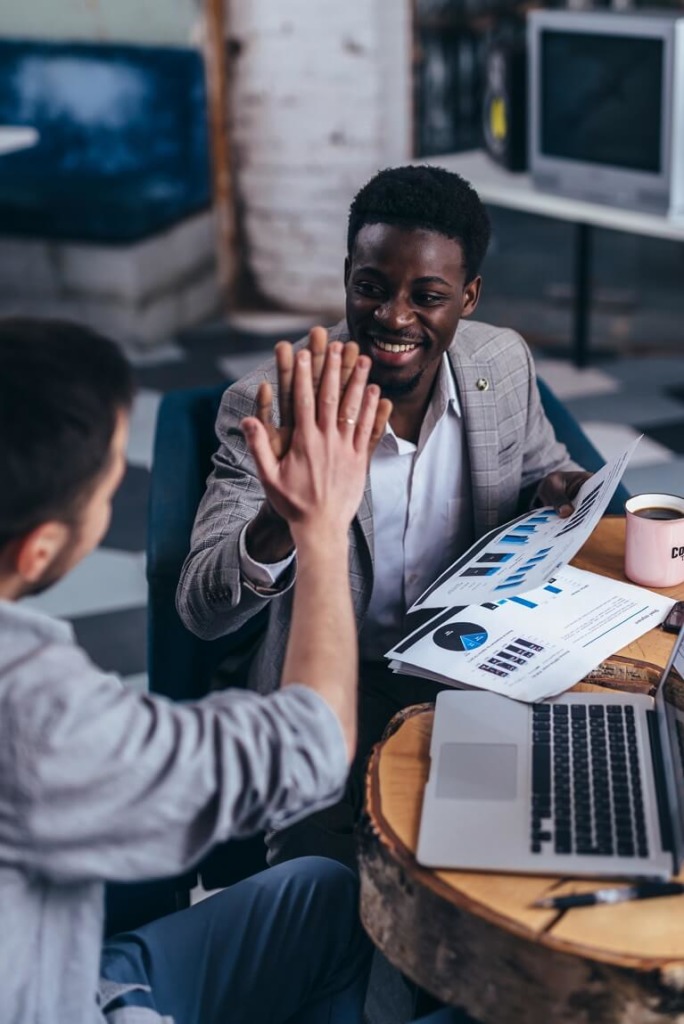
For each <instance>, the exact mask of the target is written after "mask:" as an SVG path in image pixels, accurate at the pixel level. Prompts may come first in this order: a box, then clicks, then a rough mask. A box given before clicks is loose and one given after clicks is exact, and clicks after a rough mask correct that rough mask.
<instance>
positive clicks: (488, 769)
mask: <svg viewBox="0 0 684 1024" xmlns="http://www.w3.org/2000/svg"><path fill="white" fill-rule="evenodd" d="M517 761H518V748H517V746H516V745H515V744H514V743H443V744H442V746H441V747H440V750H439V762H438V766H437V786H436V796H437V797H441V798H444V799H447V800H515V796H516V780H517V774H518V773H517Z"/></svg>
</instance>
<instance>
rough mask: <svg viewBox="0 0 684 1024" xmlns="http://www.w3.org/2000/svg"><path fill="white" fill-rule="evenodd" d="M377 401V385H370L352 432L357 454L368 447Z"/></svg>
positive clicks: (378, 399)
mask: <svg viewBox="0 0 684 1024" xmlns="http://www.w3.org/2000/svg"><path fill="white" fill-rule="evenodd" d="M379 401H380V388H379V387H378V386H377V384H370V385H369V386H368V387H367V388H366V390H365V392H364V394H363V398H362V400H361V408H360V410H359V418H358V421H357V424H356V430H355V431H354V447H355V448H356V450H357V451H358V452H362V451H364V450H366V449H368V448H369V446H370V439H371V437H372V435H373V429H374V426H375V420H376V416H377V412H378V403H379ZM369 455H370V452H369Z"/></svg>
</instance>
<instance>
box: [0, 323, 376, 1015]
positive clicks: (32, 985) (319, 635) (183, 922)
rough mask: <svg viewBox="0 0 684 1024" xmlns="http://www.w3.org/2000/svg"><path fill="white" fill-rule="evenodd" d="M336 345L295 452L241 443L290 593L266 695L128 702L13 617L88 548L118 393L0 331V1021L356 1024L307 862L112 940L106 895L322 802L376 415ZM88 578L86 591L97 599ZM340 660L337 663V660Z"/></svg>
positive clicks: (352, 664)
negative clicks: (289, 563)
mask: <svg viewBox="0 0 684 1024" xmlns="http://www.w3.org/2000/svg"><path fill="white" fill-rule="evenodd" d="M341 348H342V346H341V345H332V346H330V349H329V354H328V356H327V360H326V366H325V370H324V373H323V377H322V380H321V384H320V388H319V397H318V399H316V398H315V396H314V391H313V384H312V375H311V358H310V354H309V353H308V352H302V353H299V354H298V355H297V357H296V362H295V372H294V385H293V407H294V422H295V429H294V434H293V437H292V442H291V446H290V447H289V448H288V449H287V450H286V451H279V452H278V454H277V455H276V454H274V451H273V448H272V446H271V444H270V442H269V437H268V434H267V431H266V429H265V428H264V426H263V424H262V423H260V422H259V421H258V420H256V419H248V420H246V421H245V422H244V423H243V425H242V426H243V429H244V432H245V436H246V438H247V442H248V445H249V449H250V452H251V455H252V457H253V458H254V460H255V463H256V465H257V467H258V472H259V474H260V477H261V480H262V484H263V487H264V490H265V493H266V494H267V495H268V498H269V501H271V502H272V505H273V508H274V509H276V510H277V512H278V514H279V515H281V516H283V517H284V518H285V519H286V520H287V522H288V523H289V524H290V529H291V531H292V536H293V537H296V543H297V552H298V576H297V586H296V596H295V599H294V608H293V616H292V624H291V632H290V637H289V642H288V647H287V654H286V658H285V664H284V668H283V674H282V681H281V682H282V685H281V688H280V689H279V690H278V691H277V692H275V693H273V694H271V695H269V696H260V695H258V694H256V693H254V692H248V691H225V692H221V693H215V694H212V695H211V696H210V697H208V698H207V699H205V700H204V701H201V702H199V703H196V704H186V705H175V704H172V703H170V702H168V701H166V700H164V699H163V698H159V697H153V696H140V695H137V694H134V693H132V692H130V691H127V690H125V689H124V688H123V687H122V686H121V684H120V682H119V680H118V679H116V678H115V677H113V676H111V675H107V674H105V673H103V672H102V671H100V670H98V669H97V668H96V666H94V665H93V664H92V663H91V662H90V661H89V659H88V657H87V656H86V654H85V653H84V652H83V651H82V650H80V649H79V647H78V646H77V645H76V643H75V642H74V639H73V635H72V632H71V630H70V628H69V627H68V626H67V625H66V624H65V623H63V622H58V621H55V620H52V619H50V618H48V617H46V616H45V615H42V614H40V613H37V612H35V611H34V610H31V609H28V608H26V607H22V606H21V604H20V603H18V602H20V599H21V598H23V597H25V596H28V595H31V594H35V593H38V592H39V591H41V590H43V589H45V588H46V587H49V586H50V585H51V584H53V583H55V582H57V581H58V580H59V579H61V578H62V577H63V576H64V575H65V574H66V573H67V572H68V571H69V570H70V569H71V568H72V567H73V566H75V565H76V564H77V563H78V562H79V561H80V560H81V559H82V558H83V557H84V556H85V555H87V554H88V553H89V552H90V551H91V550H92V549H93V548H94V547H95V546H96V545H97V543H98V542H99V541H100V539H101V538H102V536H103V534H104V532H105V530H106V528H107V525H108V523H109V518H110V513H111V501H112V497H113V494H114V492H115V490H116V488H117V486H118V483H119V482H120V479H121V476H122V474H123V471H124V466H125V457H124V453H125V446H126V440H127V430H128V419H129V410H130V405H131V400H132V384H131V376H130V371H129V368H128V366H127V364H126V362H125V360H124V359H123V357H122V356H121V355H120V353H119V352H118V350H117V348H116V346H114V345H113V344H112V343H111V342H109V341H106V340H105V339H103V338H101V337H99V336H97V335H95V334H93V333H92V332H91V331H88V330H86V329H84V328H79V327H76V326H75V325H69V324H61V323H56V322H46V321H44V322H38V321H28V320H24V321H18V320H15V321H9V320H8V321H4V322H0V480H1V483H0V739H1V742H0V907H1V909H2V913H3V920H4V922H5V926H4V928H3V929H2V933H0V1008H1V1009H0V1019H1V1021H2V1024H55V1022H61V1021H64V1022H68V1024H95V1022H97V1021H100V1022H101V1021H103V1020H105V1019H106V1020H109V1021H111V1022H115V1021H116V1022H117V1024H125V1022H133V1021H135V1022H139V1024H143V1022H150V1024H152V1022H154V1021H161V1020H165V1021H171V1020H174V1021H176V1024H190V1022H193V1024H212V1022H214V1021H216V1022H218V1021H221V1022H226V1021H230V1022H231V1024H233V1022H242V1021H244V1022H249V1024H258V1022H260V1021H268V1022H278V1021H283V1022H285V1021H287V1022H294V1021H302V1022H303V1021H306V1022H307V1024H308V1022H315V1021H318V1020H321V1021H341V1020H343V1019H344V1021H345V1022H346V1021H349V1022H352V1021H354V1020H360V1019H361V1006H362V1003H363V995H364V988H365V978H366V972H367V961H368V948H367V944H366V942H365V940H364V938H363V935H362V933H361V929H360V925H359V924H358V920H357V908H356V904H357V892H356V882H355V880H354V877H353V875H352V874H351V872H349V871H348V870H347V869H346V868H344V867H342V866H341V865H339V864H336V863H334V862H332V861H324V860H319V859H317V858H307V859H304V860H301V861H297V862H295V863H292V864H287V865H283V866H281V867H279V868H276V869H272V870H270V871H267V872H264V873H263V874H261V875H258V876H256V877H255V878H252V879H248V880H247V881H245V882H242V883H240V884H238V885H236V886H233V887H232V888H230V889H228V890H225V891H224V892H223V893H221V894H220V895H218V896H215V897H213V898H212V899H208V900H206V901H204V902H203V903H201V904H199V905H198V906H196V907H193V908H191V909H190V910H187V911H182V912H180V913H178V914H175V915H172V916H171V917H168V918H164V919H162V920H160V921H158V922H154V923H152V924H150V925H147V926H145V927H144V928H141V929H138V930H137V931H135V932H132V933H130V934H127V935H122V936H118V937H115V938H114V939H113V940H109V941H108V942H107V943H106V944H105V947H104V951H103V953H102V959H101V962H100V957H101V952H102V951H101V948H100V943H101V936H102V928H103V882H104V881H105V880H109V879H111V880H119V881H133V880H136V879H142V878H150V877H162V876H164V875H173V874H176V873H179V872H181V871H183V870H185V869H186V868H188V867H189V866H190V865H192V864H193V863H195V862H197V861H198V860H199V859H200V858H201V857H203V856H204V855H205V853H206V852H207V850H208V849H209V848H210V847H211V846H212V844H213V843H215V842H218V841H223V840H225V839H226V838H228V837H231V836H245V835H248V834H250V833H252V832H254V831H256V830H260V829H263V828H265V827H267V826H273V825H274V824H276V825H283V824H285V823H289V822H293V821H295V820H297V819H298V818H299V817H301V816H303V815H306V814H310V813H311V812H312V811H315V810H318V809H320V808H322V807H325V806H327V805H329V804H330V803H332V802H333V801H335V800H337V799H338V798H339V796H340V794H341V792H342V790H343V787H344V783H345V779H346V775H347V770H348V765H349V762H350V760H351V758H352V756H353V753H354V748H355V743H356V685H357V665H356V659H355V654H354V652H355V649H356V643H355V625H354V614H353V609H352V603H351V596H350V590H349V582H348V578H347V571H346V565H347V557H348V550H347V548H348V539H347V534H348V528H349V524H350V522H351V519H352V517H353V515H354V514H355V512H356V509H357V507H358V504H359V502H360V500H361V496H362V493H363V487H364V481H365V476H366V469H367V463H368V457H369V447H370V444H371V443H372V442H371V439H372V438H377V437H378V436H379V435H380V434H381V433H382V431H383V430H384V421H385V420H386V418H387V415H388V412H389V410H388V408H387V403H384V402H382V403H380V404H379V398H378V395H379V389H378V388H377V387H374V386H373V387H366V382H367V377H368V371H369V366H370V361H369V360H368V359H364V358H363V357H362V358H360V359H359V360H358V362H357V363H356V367H355V369H354V371H353V374H352V377H351V379H350V381H349V383H348V385H347V387H346V389H344V392H343V394H341V392H342V388H341V385H340V368H341ZM105 584H106V581H103V585H105ZM340 649H342V650H345V651H346V652H348V654H347V656H346V657H345V658H344V659H341V658H339V650H340Z"/></svg>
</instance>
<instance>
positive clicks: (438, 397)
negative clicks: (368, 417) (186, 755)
mask: <svg viewBox="0 0 684 1024" xmlns="http://www.w3.org/2000/svg"><path fill="white" fill-rule="evenodd" d="M449 410H451V411H452V412H453V413H454V414H455V415H456V416H458V417H459V419H460V418H461V417H462V415H463V413H462V411H461V403H460V401H459V398H458V390H457V388H456V378H455V377H454V371H453V367H452V365H451V362H450V360H449V357H448V355H447V354H446V352H445V353H444V354H443V356H442V360H441V363H440V366H439V370H438V371H437V380H436V381H435V387H434V390H433V392H432V398H431V399H430V405H429V406H428V408H427V412H426V413H425V420H424V423H423V427H424V430H425V428H426V426H427V434H426V435H425V436H427V435H429V433H430V432H431V431H432V429H433V428H434V426H435V424H436V423H438V422H439V421H440V420H441V419H442V417H443V416H444V415H445V414H446V413H447V412H448V411H449ZM421 433H423V432H421ZM380 443H381V445H387V446H389V447H391V448H393V449H394V450H395V451H396V450H403V449H404V448H406V449H407V450H415V448H416V445H413V444H411V443H410V442H409V441H404V440H402V439H401V438H398V437H397V435H396V434H395V433H394V431H393V430H392V427H391V426H390V424H389V423H387V425H386V426H385V434H384V437H383V439H382V441H381V442H380Z"/></svg>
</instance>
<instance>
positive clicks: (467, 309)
mask: <svg viewBox="0 0 684 1024" xmlns="http://www.w3.org/2000/svg"><path fill="white" fill-rule="evenodd" d="M481 288H482V278H481V277H480V276H479V274H478V276H477V277H474V278H473V279H472V281H469V282H468V284H467V285H466V286H465V288H464V289H463V309H462V310H461V316H470V314H471V313H474V312H475V310H476V308H477V304H478V302H479V301H480V289H481Z"/></svg>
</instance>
